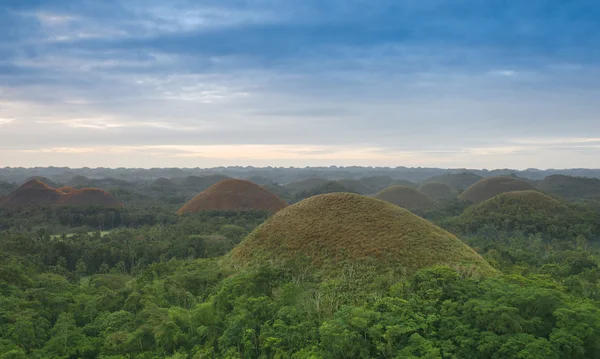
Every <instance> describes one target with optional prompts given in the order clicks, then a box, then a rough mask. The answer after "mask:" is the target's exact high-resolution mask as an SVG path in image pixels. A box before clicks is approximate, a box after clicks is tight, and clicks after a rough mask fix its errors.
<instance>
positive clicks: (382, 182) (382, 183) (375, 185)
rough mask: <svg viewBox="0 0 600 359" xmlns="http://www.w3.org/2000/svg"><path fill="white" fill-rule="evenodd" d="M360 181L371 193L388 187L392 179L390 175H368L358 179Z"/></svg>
mask: <svg viewBox="0 0 600 359" xmlns="http://www.w3.org/2000/svg"><path fill="white" fill-rule="evenodd" d="M360 182H362V183H364V184H365V185H366V186H368V187H369V189H370V191H372V192H373V193H375V192H379V191H381V190H382V189H384V188H386V187H389V186H390V185H391V184H392V182H394V179H393V178H392V177H390V176H369V177H363V178H361V179H360Z"/></svg>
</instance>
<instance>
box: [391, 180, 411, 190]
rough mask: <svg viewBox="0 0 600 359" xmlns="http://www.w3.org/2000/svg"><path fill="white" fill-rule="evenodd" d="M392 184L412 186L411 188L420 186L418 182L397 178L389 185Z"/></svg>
mask: <svg viewBox="0 0 600 359" xmlns="http://www.w3.org/2000/svg"><path fill="white" fill-rule="evenodd" d="M391 186H406V187H410V188H417V187H419V185H418V184H416V183H414V182H411V181H409V180H406V179H397V180H395V181H394V182H392V183H390V185H389V186H388V187H391Z"/></svg>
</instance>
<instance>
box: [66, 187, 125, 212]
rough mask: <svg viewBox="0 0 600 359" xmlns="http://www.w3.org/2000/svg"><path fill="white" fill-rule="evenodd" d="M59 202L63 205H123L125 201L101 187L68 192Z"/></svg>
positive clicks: (114, 206)
mask: <svg viewBox="0 0 600 359" xmlns="http://www.w3.org/2000/svg"><path fill="white" fill-rule="evenodd" d="M57 204H58V205H61V206H103V207H110V208H119V207H123V203H121V202H119V201H118V200H117V199H116V198H115V197H113V195H111V194H110V193H108V192H106V191H104V190H101V189H99V188H82V189H79V190H76V191H74V192H71V193H67V194H65V195H64V196H63V197H62V198H61V199H60V201H58V203H57Z"/></svg>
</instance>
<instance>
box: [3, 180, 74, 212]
mask: <svg viewBox="0 0 600 359" xmlns="http://www.w3.org/2000/svg"><path fill="white" fill-rule="evenodd" d="M62 196H63V193H62V192H59V191H57V190H55V189H54V188H52V187H50V186H48V185H47V184H45V183H43V182H41V181H39V180H37V179H33V180H30V181H28V182H25V183H24V184H23V185H22V186H21V187H19V188H17V189H16V190H14V191H12V192H11V193H9V194H8V195H6V196H5V197H2V199H1V200H0V206H10V207H20V206H41V205H53V204H56V203H57V202H58V201H59V200H60V199H61V197H62Z"/></svg>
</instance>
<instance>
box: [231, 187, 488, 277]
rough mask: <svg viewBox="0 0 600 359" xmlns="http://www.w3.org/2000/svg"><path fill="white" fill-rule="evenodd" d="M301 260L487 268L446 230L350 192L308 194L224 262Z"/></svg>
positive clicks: (331, 268) (320, 264)
mask: <svg viewBox="0 0 600 359" xmlns="http://www.w3.org/2000/svg"><path fill="white" fill-rule="evenodd" d="M299 259H302V260H306V261H307V262H308V263H310V266H311V267H314V268H318V269H322V270H323V271H324V272H334V273H339V272H341V271H342V270H343V268H344V266H345V265H347V264H348V265H353V264H356V263H361V264H365V265H372V266H375V267H382V268H383V270H384V271H385V270H392V269H393V270H394V271H396V273H397V274H406V273H409V274H410V273H414V272H415V271H416V270H418V269H420V268H423V267H427V266H430V265H434V264H447V265H450V266H452V267H455V268H462V269H464V270H468V271H469V272H470V273H472V274H473V275H475V274H479V275H487V274H490V273H492V272H493V270H492V269H491V268H490V267H489V266H488V265H487V263H485V261H483V260H482V259H481V258H480V257H479V256H478V255H477V254H476V253H475V252H473V250H471V249H470V248H469V247H467V246H465V245H464V244H463V243H462V242H461V241H460V240H458V239H457V238H456V237H454V236H453V235H452V234H450V233H448V232H446V231H444V230H442V229H441V228H439V227H436V226H435V225H433V224H431V223H429V222H428V221H426V220H424V219H422V218H420V217H417V216H416V215H414V214H412V213H410V212H409V211H407V210H404V209H402V208H399V207H397V206H394V205H391V204H389V203H386V202H384V201H380V200H377V199H373V198H368V197H364V196H360V195H357V194H350V193H332V194H325V195H320V196H315V197H311V198H309V199H306V200H304V201H302V202H299V203H296V204H295V205H293V206H290V207H288V208H286V209H284V210H282V211H280V212H278V213H277V214H275V215H274V216H273V217H271V218H270V219H269V220H267V221H266V222H265V223H264V224H262V225H261V226H260V227H259V228H257V229H256V230H255V231H254V232H252V233H251V234H250V235H249V236H248V238H246V239H245V240H244V241H243V242H242V243H241V244H240V245H239V246H238V247H236V248H235V249H234V251H233V252H232V254H231V258H229V259H228V260H227V262H228V263H230V264H231V265H233V266H240V265H241V266H247V265H250V264H253V263H259V264H260V263H265V262H272V263H277V264H284V265H285V264H288V263H290V262H294V261H296V260H299Z"/></svg>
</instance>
